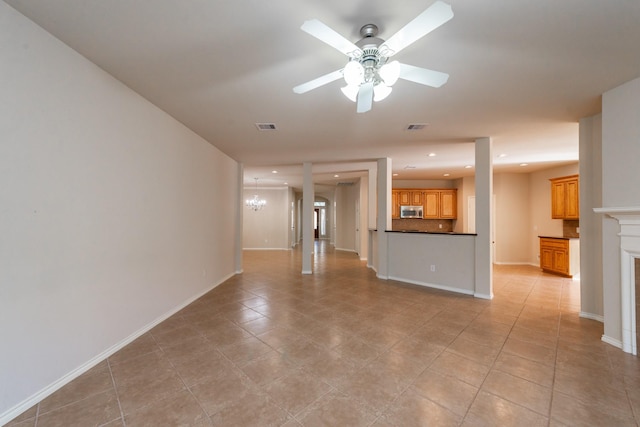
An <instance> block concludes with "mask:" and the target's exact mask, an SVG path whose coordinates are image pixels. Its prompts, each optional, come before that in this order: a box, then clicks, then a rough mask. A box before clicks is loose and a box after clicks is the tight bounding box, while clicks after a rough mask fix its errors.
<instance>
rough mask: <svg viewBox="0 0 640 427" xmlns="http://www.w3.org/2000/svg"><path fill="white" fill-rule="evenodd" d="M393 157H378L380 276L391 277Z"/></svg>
mask: <svg viewBox="0 0 640 427" xmlns="http://www.w3.org/2000/svg"><path fill="white" fill-rule="evenodd" d="M391 170H392V169H391V159H389V158H384V159H378V177H377V178H378V191H377V207H378V216H377V218H376V228H377V230H378V231H377V236H378V257H377V260H378V274H377V275H378V277H379V278H380V279H388V278H389V260H388V247H387V233H386V230H391Z"/></svg>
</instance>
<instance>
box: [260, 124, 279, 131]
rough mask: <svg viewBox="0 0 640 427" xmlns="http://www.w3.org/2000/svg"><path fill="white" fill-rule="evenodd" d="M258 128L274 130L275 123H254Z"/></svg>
mask: <svg viewBox="0 0 640 427" xmlns="http://www.w3.org/2000/svg"><path fill="white" fill-rule="evenodd" d="M256 127H257V128H258V130H276V125H275V123H256Z"/></svg>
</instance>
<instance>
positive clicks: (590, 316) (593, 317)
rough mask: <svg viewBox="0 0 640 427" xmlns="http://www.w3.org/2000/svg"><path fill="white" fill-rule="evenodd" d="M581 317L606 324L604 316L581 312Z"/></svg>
mask: <svg viewBox="0 0 640 427" xmlns="http://www.w3.org/2000/svg"><path fill="white" fill-rule="evenodd" d="M579 316H580V317H582V318H585V319H591V320H597V321H598V322H600V323H604V316H601V315H599V314H593V313H586V312H584V311H581V312H580V315H579Z"/></svg>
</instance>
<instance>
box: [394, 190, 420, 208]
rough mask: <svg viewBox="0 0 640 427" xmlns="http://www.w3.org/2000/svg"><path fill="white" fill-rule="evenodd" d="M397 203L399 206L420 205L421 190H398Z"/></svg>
mask: <svg viewBox="0 0 640 427" xmlns="http://www.w3.org/2000/svg"><path fill="white" fill-rule="evenodd" d="M398 204H399V205H400V206H422V190H399V191H398Z"/></svg>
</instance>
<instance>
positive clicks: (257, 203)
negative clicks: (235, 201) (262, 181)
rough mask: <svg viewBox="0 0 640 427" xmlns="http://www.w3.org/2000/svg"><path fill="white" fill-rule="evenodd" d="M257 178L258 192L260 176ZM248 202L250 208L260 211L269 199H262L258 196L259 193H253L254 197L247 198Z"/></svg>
mask: <svg viewBox="0 0 640 427" xmlns="http://www.w3.org/2000/svg"><path fill="white" fill-rule="evenodd" d="M253 179H255V180H256V193H257V192H258V178H253ZM246 204H247V207H248V208H250V209H253V210H254V211H259V210H260V209H262V208H264V206H265V205H266V204H267V201H266V200H265V199H261V198H259V197H258V195H257V194H254V195H253V199H247V200H246Z"/></svg>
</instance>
